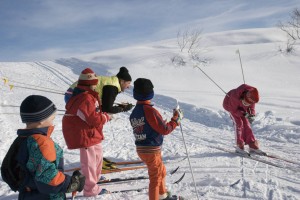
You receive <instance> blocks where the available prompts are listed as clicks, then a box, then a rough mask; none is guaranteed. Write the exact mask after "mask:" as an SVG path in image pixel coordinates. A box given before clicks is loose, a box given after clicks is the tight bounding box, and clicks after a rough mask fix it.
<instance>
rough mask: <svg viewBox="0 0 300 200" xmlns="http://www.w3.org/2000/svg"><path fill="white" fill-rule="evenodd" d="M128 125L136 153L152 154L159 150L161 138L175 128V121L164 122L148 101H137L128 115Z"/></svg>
mask: <svg viewBox="0 0 300 200" xmlns="http://www.w3.org/2000/svg"><path fill="white" fill-rule="evenodd" d="M130 123H131V126H132V128H133V134H134V136H135V144H136V146H137V151H138V152H140V153H152V152H153V151H157V150H160V146H161V145H162V143H163V136H164V135H167V134H169V133H171V132H172V131H173V130H174V129H175V128H176V126H177V124H176V122H175V121H172V120H171V121H170V122H168V123H167V122H165V120H163V118H162V116H161V115H160V114H159V112H158V111H157V110H156V109H155V108H153V105H151V103H150V101H138V102H137V105H136V106H135V108H134V109H133V111H132V113H131V115H130Z"/></svg>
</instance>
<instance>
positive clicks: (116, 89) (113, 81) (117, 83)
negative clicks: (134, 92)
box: [65, 67, 133, 114]
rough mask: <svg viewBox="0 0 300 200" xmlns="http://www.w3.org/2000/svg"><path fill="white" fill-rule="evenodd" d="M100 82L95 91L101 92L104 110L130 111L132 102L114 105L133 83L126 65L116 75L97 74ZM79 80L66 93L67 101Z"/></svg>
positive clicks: (109, 111)
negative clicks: (117, 98) (118, 96)
mask: <svg viewBox="0 0 300 200" xmlns="http://www.w3.org/2000/svg"><path fill="white" fill-rule="evenodd" d="M97 78H98V84H97V86H96V89H95V91H96V92H98V93H99V97H100V99H101V103H102V105H101V107H102V111H103V112H107V113H113V114H114V113H119V112H126V111H129V110H130V109H131V108H132V107H133V105H132V104H121V105H120V104H119V105H117V106H114V101H115V100H116V97H117V95H118V94H119V93H120V92H124V91H125V89H128V88H129V86H130V84H131V80H132V79H131V76H130V74H129V71H128V69H127V68H126V67H121V68H120V70H119V72H118V73H117V75H116V76H97ZM76 86H77V82H75V83H73V84H72V85H71V86H70V88H69V89H68V90H67V91H66V93H65V102H66V103H67V102H68V101H69V99H70V98H71V97H72V95H73V90H74V88H75V87H76Z"/></svg>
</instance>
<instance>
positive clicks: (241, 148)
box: [235, 143, 249, 155]
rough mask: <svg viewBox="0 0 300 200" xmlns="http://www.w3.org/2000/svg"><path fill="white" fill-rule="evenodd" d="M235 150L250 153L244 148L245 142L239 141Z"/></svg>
mask: <svg viewBox="0 0 300 200" xmlns="http://www.w3.org/2000/svg"><path fill="white" fill-rule="evenodd" d="M235 152H236V153H239V154H242V155H249V153H248V152H247V151H245V150H244V143H238V144H237V145H236V147H235Z"/></svg>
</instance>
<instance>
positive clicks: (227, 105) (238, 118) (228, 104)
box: [223, 84, 264, 154]
mask: <svg viewBox="0 0 300 200" xmlns="http://www.w3.org/2000/svg"><path fill="white" fill-rule="evenodd" d="M258 101H259V94H258V90H257V89H256V88H255V87H252V86H249V85H246V84H242V85H240V86H239V87H238V88H236V89H232V90H230V91H229V92H228V93H227V95H226V96H225V98H224V101H223V107H224V109H225V110H227V111H228V112H229V113H230V116H231V119H232V120H233V123H234V125H235V132H236V145H237V151H239V150H244V145H249V150H250V153H257V154H264V152H263V151H261V150H260V149H259V146H258V142H257V140H256V139H255V137H254V134H253V132H252V129H251V126H250V124H252V122H253V121H254V119H255V104H256V103H257V102H258Z"/></svg>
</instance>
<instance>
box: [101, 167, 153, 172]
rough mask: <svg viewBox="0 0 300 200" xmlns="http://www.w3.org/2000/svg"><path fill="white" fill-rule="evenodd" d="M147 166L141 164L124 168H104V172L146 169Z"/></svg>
mask: <svg viewBox="0 0 300 200" xmlns="http://www.w3.org/2000/svg"><path fill="white" fill-rule="evenodd" d="M145 168H147V166H146V165H141V166H134V167H122V168H115V169H102V172H101V173H102V174H110V173H115V172H123V171H129V170H136V169H145Z"/></svg>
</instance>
